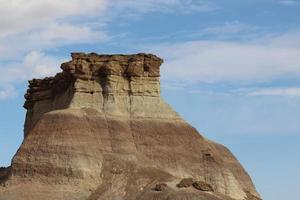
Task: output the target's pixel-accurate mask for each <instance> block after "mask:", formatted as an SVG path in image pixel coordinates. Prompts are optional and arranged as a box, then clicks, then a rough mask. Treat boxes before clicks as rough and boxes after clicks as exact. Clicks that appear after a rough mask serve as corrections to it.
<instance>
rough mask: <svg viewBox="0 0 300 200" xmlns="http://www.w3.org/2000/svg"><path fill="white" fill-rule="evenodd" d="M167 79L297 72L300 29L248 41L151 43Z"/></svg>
mask: <svg viewBox="0 0 300 200" xmlns="http://www.w3.org/2000/svg"><path fill="white" fill-rule="evenodd" d="M150 51H154V52H156V53H158V55H161V56H162V57H164V58H166V61H165V64H164V65H163V67H162V75H163V78H164V79H166V80H176V81H203V82H208V83H213V82H222V81H245V82H246V81H247V82H261V81H271V80H273V79H276V78H280V77H288V76H296V75H300V57H299V55H300V32H292V33H286V34H283V35H281V36H272V37H271V36H268V37H266V38H265V39H264V40H261V39H260V40H255V41H248V42H230V41H228V42H224V41H209V40H208V41H190V42H183V43H176V44H164V45H159V46H155V47H151V48H150Z"/></svg>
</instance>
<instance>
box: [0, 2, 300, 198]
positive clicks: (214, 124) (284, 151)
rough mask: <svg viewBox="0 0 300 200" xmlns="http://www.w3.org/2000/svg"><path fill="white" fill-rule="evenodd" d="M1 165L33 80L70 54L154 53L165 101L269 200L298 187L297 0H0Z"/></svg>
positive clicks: (19, 134)
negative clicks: (223, 149)
mask: <svg viewBox="0 0 300 200" xmlns="http://www.w3.org/2000/svg"><path fill="white" fill-rule="evenodd" d="M0 13H1V17H0V27H1V29H0V165H1V166H8V165H10V161H11V158H12V157H13V155H14V154H15V153H16V151H17V149H18V147H19V146H20V144H21V142H22V140H23V124H24V118H25V110H24V109H23V108H22V105H23V103H24V98H23V95H24V93H25V91H26V88H27V84H28V83H27V80H29V79H32V78H34V77H35V78H41V77H45V76H52V75H54V74H55V73H56V72H58V71H59V70H60V68H59V66H60V63H62V62H64V61H68V60H70V52H78V51H80V52H97V53H124V54H126V53H137V52H147V53H154V54H156V55H158V56H160V57H162V58H163V59H164V61H165V62H164V64H163V65H162V68H161V70H162V72H161V87H162V95H163V97H164V99H165V100H166V101H167V102H168V103H169V104H171V105H172V106H173V108H174V109H175V110H176V111H178V112H179V113H180V114H181V115H182V116H183V117H184V118H185V119H186V120H187V121H188V122H189V123H191V124H192V125H193V126H194V127H196V128H197V129H198V130H199V132H201V133H202V134H203V135H205V137H207V138H209V139H213V140H215V141H217V142H219V143H222V144H224V145H226V146H227V147H229V148H230V149H231V150H232V151H233V153H234V154H235V155H236V156H237V158H238V159H239V160H240V161H241V163H242V164H243V166H244V167H245V168H246V169H247V171H248V172H249V173H250V175H251V177H252V178H253V181H254V183H255V185H256V187H257V189H258V191H259V192H260V193H261V195H262V197H263V199H265V200H283V199H297V198H299V196H298V191H299V190H300V173H299V168H300V156H299V153H300V122H299V119H300V20H299V19H300V0H243V1H242V0H222V1H221V0H210V1H208V0H85V1H82V0H42V1H41V0H10V1H7V0H0Z"/></svg>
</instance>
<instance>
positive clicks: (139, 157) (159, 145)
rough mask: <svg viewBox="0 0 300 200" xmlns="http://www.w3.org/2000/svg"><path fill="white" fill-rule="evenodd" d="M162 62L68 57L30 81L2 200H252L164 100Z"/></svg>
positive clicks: (227, 158) (213, 148) (218, 153)
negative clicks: (46, 75) (20, 135)
mask: <svg viewBox="0 0 300 200" xmlns="http://www.w3.org/2000/svg"><path fill="white" fill-rule="evenodd" d="M161 63H162V60H161V59H160V58H158V57H156V56H154V55H150V54H136V55H97V54H83V53H73V54H72V61H70V62H67V63H64V64H62V67H61V68H62V70H63V72H62V73H59V74H57V75H56V76H55V77H52V78H45V79H43V80H37V79H35V80H32V81H30V85H29V89H28V91H27V94H26V95H25V98H26V102H25V105H24V107H25V108H26V109H27V116H26V122H25V128H24V132H25V138H24V142H23V144H22V145H21V147H20V149H19V150H18V152H17V154H16V155H15V157H14V158H13V160H12V165H11V168H10V169H9V170H6V172H5V179H4V178H2V179H1V177H0V182H1V183H2V187H0V200H4V199H5V200H9V199H12V200H19V199H22V200H24V199H25V200H26V199H28V200H29V199H30V200H35V199H46V200H47V199H58V200H60V199H61V200H66V199H70V200H71V199H72V200H74V199H78V200H100V199H101V200H102V199H103V200H152V199H153V200H154V199H155V200H169V199H177V200H194V199H195V200H196V199H203V200H218V199H228V200H232V199H236V200H258V199H259V194H258V193H257V192H256V190H255V187H254V185H253V183H252V181H251V179H250V177H249V175H248V174H247V172H246V171H245V170H244V169H243V167H242V166H241V165H240V164H239V162H238V161H237V159H236V158H235V157H234V156H233V155H232V154H231V153H230V151H229V150H228V149H226V148H225V147H224V146H222V145H219V144H216V143H214V142H211V141H209V140H207V139H205V138H204V137H203V136H201V135H200V134H199V133H198V132H197V130H195V129H194V128H193V127H191V126H190V125H189V124H187V123H186V122H185V121H184V120H183V119H182V118H181V117H180V116H179V115H178V114H177V113H176V112H175V111H173V110H172V109H171V108H170V106H169V105H167V104H166V103H165V102H164V101H163V100H162V98H161V97H160V83H159V76H160V73H159V71H160V65H161ZM186 179H188V180H189V181H187V183H185V182H186V181H185V180H186ZM180 182H184V183H185V184H183V185H184V186H183V187H181V185H182V184H178V183H180Z"/></svg>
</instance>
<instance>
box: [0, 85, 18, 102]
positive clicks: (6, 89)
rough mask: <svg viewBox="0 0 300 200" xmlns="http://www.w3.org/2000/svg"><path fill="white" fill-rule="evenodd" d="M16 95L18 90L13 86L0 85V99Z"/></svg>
mask: <svg viewBox="0 0 300 200" xmlns="http://www.w3.org/2000/svg"><path fill="white" fill-rule="evenodd" d="M16 95H17V92H16V90H15V88H14V87H13V86H11V85H3V86H0V100H6V99H10V98H12V97H15V96H16Z"/></svg>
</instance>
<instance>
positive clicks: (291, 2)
mask: <svg viewBox="0 0 300 200" xmlns="http://www.w3.org/2000/svg"><path fill="white" fill-rule="evenodd" d="M279 3H280V4H283V5H287V6H295V5H300V1H297V0H282V1H279Z"/></svg>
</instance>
